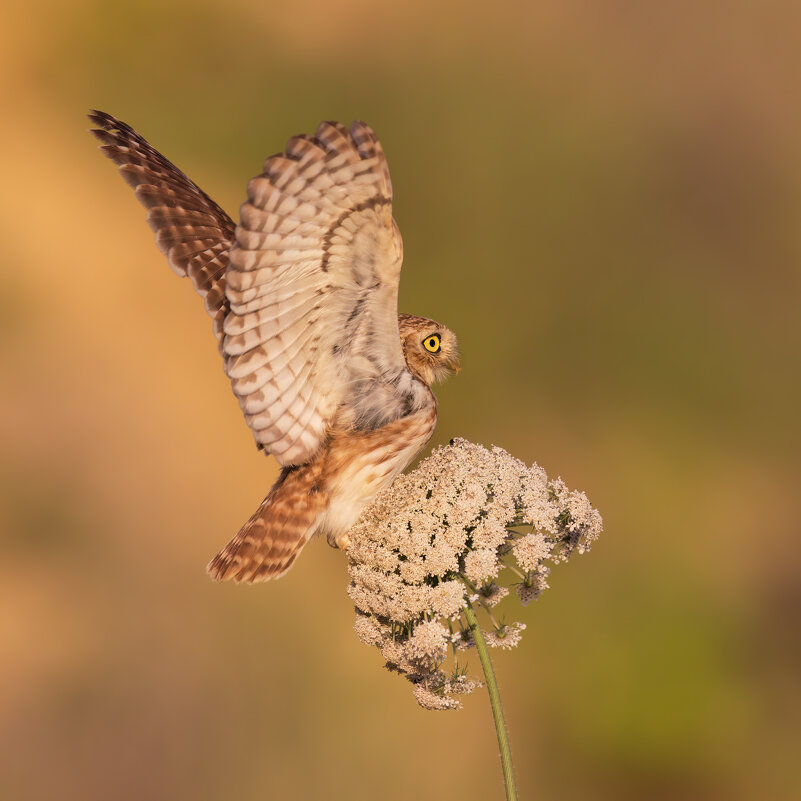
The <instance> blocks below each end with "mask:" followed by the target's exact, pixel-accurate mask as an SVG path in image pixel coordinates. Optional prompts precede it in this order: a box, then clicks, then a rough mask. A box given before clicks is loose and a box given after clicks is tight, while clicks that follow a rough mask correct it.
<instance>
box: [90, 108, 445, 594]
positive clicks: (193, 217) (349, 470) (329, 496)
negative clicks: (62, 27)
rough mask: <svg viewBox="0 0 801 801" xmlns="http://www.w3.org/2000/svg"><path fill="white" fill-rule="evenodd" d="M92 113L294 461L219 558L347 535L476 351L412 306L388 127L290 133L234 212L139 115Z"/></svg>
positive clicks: (245, 400) (251, 572) (280, 567)
mask: <svg viewBox="0 0 801 801" xmlns="http://www.w3.org/2000/svg"><path fill="white" fill-rule="evenodd" d="M89 118H90V119H91V120H92V122H93V123H94V124H95V125H96V126H97V127H96V128H95V129H93V130H92V133H93V134H94V135H95V137H97V139H99V140H100V142H101V150H103V152H104V153H105V154H106V155H107V156H108V157H109V158H110V159H111V160H112V161H113V162H114V163H115V164H117V166H118V167H119V171H120V173H121V174H122V176H123V178H124V179H125V180H126V181H127V183H128V184H129V185H130V186H131V187H132V188H133V189H134V191H135V193H136V196H137V197H138V198H139V200H140V202H141V203H142V204H143V205H144V206H145V208H146V209H147V221H148V222H149V223H150V226H151V228H152V229H153V231H154V232H155V234H156V244H157V245H158V247H159V248H160V250H161V251H162V253H164V255H165V256H166V257H167V259H168V261H169V263H170V266H171V267H172V269H173V270H174V271H175V272H176V273H178V275H180V276H185V277H188V278H189V280H190V281H191V282H192V285H193V286H194V288H195V290H196V291H197V292H198V293H199V294H200V295H201V296H202V297H203V298H204V300H205V305H206V311H207V312H208V313H209V315H210V316H211V317H212V320H213V329H214V335H215V337H216V338H217V346H218V349H219V351H220V354H221V356H222V359H223V367H224V370H225V373H226V374H227V376H228V378H229V379H230V381H231V386H232V388H233V391H234V395H235V396H236V398H237V400H238V401H239V405H240V407H241V409H242V412H243V413H244V416H245V420H246V421H247V424H248V425H249V426H250V429H251V431H252V432H253V436H254V438H255V440H256V445H257V446H258V448H260V449H261V450H263V451H265V452H266V453H268V454H272V455H273V456H274V457H275V458H276V459H277V460H278V462H279V463H280V465H281V467H282V469H281V473H280V475H279V477H278V479H277V481H276V482H275V484H274V485H273V486H272V488H271V489H270V491H269V492H268V493H267V496H266V497H265V498H264V500H263V501H262V502H261V505H260V506H259V508H258V509H257V510H256V511H255V512H254V513H253V515H252V516H251V518H250V519H249V520H248V521H247V522H246V523H245V524H244V526H242V528H241V529H240V530H239V532H238V533H237V534H236V536H235V537H234V538H233V539H232V540H231V541H230V542H229V543H228V544H227V545H226V546H225V547H224V548H223V549H222V550H221V551H220V552H219V553H218V554H217V555H216V556H215V557H214V558H213V559H212V560H211V562H210V563H209V565H208V567H207V570H208V572H209V574H210V575H211V576H212V577H213V578H214V579H216V580H220V581H222V580H224V579H233V580H234V581H237V582H255V581H266V580H268V579H274V578H278V577H280V576H282V575H283V574H284V573H286V571H287V570H288V569H289V568H290V566H291V565H292V563H293V562H294V561H295V559H296V558H297V556H298V554H299V553H300V551H301V550H302V548H303V546H304V545H305V544H306V543H307V542H308V541H309V539H310V538H311V537H312V536H314V535H316V534H319V535H323V536H325V537H327V539H328V541H329V542H330V543H332V544H335V545H337V546H338V547H346V545H347V542H348V534H347V532H348V530H349V529H350V527H351V526H352V525H353V523H355V521H356V519H357V518H358V517H359V514H360V512H361V510H362V508H363V507H364V506H365V505H366V504H367V503H369V502H370V501H371V500H372V499H373V498H374V497H375V495H376V494H377V493H379V492H380V491H381V490H382V489H384V488H386V487H388V486H389V485H390V484H391V483H392V481H393V479H394V478H395V477H396V476H397V475H398V473H399V472H400V471H402V470H403V469H404V468H405V467H406V466H407V465H408V464H409V463H410V462H411V461H412V460H413V459H414V457H415V456H416V455H417V454H418V453H419V452H420V450H421V449H422V448H423V447H424V446H425V444H426V443H427V442H428V440H429V439H430V438H431V435H432V433H433V431H434V426H435V424H436V421H437V403H436V399H435V397H434V394H433V393H432V391H431V385H432V384H433V383H434V382H435V381H437V380H440V379H443V378H445V377H446V376H448V375H449V374H451V373H454V372H458V370H459V367H460V361H459V351H458V348H457V342H456V337H455V336H454V334H453V333H452V332H451V331H450V330H449V329H448V328H446V327H445V326H443V325H440V324H439V323H437V322H435V321H434V320H429V319H426V318H423V317H414V316H412V315H408V314H400V315H399V314H398V281H399V278H400V269H401V261H402V257H403V245H402V242H401V237H400V233H399V231H398V227H397V225H396V223H395V221H394V219H393V217H392V184H391V183H390V177H389V169H388V167H387V162H386V158H385V156H384V151H383V149H382V147H381V145H380V144H379V142H378V139H377V138H376V136H375V134H374V133H373V131H372V129H371V128H370V127H369V126H367V125H365V124H364V123H363V122H354V123H353V124H352V125H351V126H350V128H346V127H345V126H343V125H341V124H339V123H335V122H323V123H321V124H320V125H319V127H318V128H317V131H316V133H315V134H314V135H313V136H306V135H301V136H295V137H293V138H291V139H290V140H289V141H288V142H287V145H286V148H285V150H284V152H283V153H279V154H277V155H274V156H270V157H269V158H268V159H267V160H266V161H265V162H264V171H263V173H262V174H261V175H258V176H256V177H255V178H253V179H252V180H251V181H250V183H249V184H248V197H247V200H246V201H245V202H244V204H243V205H242V207H241V209H240V222H239V224H238V225H235V224H234V222H233V220H231V218H230V217H229V216H228V215H227V214H226V213H225V212H224V211H223V210H222V209H221V208H220V206H218V205H217V204H216V203H215V202H214V201H213V200H212V199H211V198H210V197H209V196H208V195H207V194H206V193H205V192H203V190H202V189H200V188H199V187H198V186H197V185H196V184H194V183H193V182H192V181H190V180H189V178H187V176H186V175H184V173H182V172H181V171H180V170H179V169H178V168H177V167H175V166H174V165H173V164H172V163H171V162H170V161H168V160H167V159H166V158H165V157H164V156H162V155H161V154H160V153H159V152H157V151H156V150H155V149H154V148H153V147H151V146H150V145H149V144H148V143H147V142H146V141H145V139H144V138H143V137H141V136H140V135H139V134H138V133H137V132H136V131H135V130H134V129H133V128H131V127H130V126H128V125H126V124H125V123H123V122H121V121H120V120H117V119H115V118H114V117H112V116H111V115H110V114H106V113H104V112H100V111H93V112H91V113H90V115H89Z"/></svg>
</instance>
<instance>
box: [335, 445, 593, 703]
mask: <svg viewBox="0 0 801 801" xmlns="http://www.w3.org/2000/svg"><path fill="white" fill-rule="evenodd" d="M601 527H602V521H601V516H600V515H599V514H598V512H597V511H595V510H594V509H593V508H592V506H591V505H590V503H589V501H588V500H587V497H586V496H585V495H584V494H583V493H581V492H571V491H570V490H568V488H567V487H566V486H565V484H564V482H562V481H561V480H559V479H557V480H555V481H549V480H548V477H547V475H546V474H545V471H544V470H543V469H542V468H541V467H539V466H537V465H536V464H535V465H532V466H531V467H527V466H526V465H525V464H523V463H522V462H520V461H518V460H517V459H515V458H514V457H512V456H510V455H509V454H508V453H507V452H506V451H504V450H502V449H500V448H493V449H492V450H491V451H488V450H487V449H486V448H483V447H481V446H480V445H474V444H473V443H471V442H467V441H466V440H462V439H459V440H454V441H453V442H451V444H450V445H448V446H447V447H444V448H439V449H437V450H436V451H434V452H433V453H432V454H431V456H429V457H428V459H426V460H425V461H423V462H422V463H421V464H420V465H419V467H418V468H417V469H416V470H414V471H413V472H411V473H408V474H407V475H402V476H399V477H398V478H397V479H396V480H395V482H394V483H393V484H392V486H391V487H390V488H389V489H387V490H385V491H384V492H383V493H382V494H381V495H379V496H378V497H377V498H376V499H375V501H374V502H373V503H372V504H371V505H370V506H369V507H367V508H366V509H365V510H364V511H363V512H362V515H361V517H360V518H359V520H358V522H357V523H356V525H355V526H354V527H353V528H352V529H351V531H350V544H349V546H348V563H349V568H348V569H349V573H350V579H351V583H350V586H349V588H348V592H349V594H350V597H351V599H352V600H353V602H354V604H355V605H356V612H357V617H356V623H355V624H354V629H355V630H356V633H357V635H358V637H359V639H361V640H362V642H364V643H365V644H367V645H372V646H376V647H378V648H379V649H380V651H381V653H382V655H383V656H384V659H386V661H387V667H389V668H391V669H393V670H396V671H398V672H400V673H403V674H405V675H406V677H407V678H408V679H409V680H410V681H411V682H412V684H413V685H414V694H415V697H416V698H417V701H418V703H419V704H420V705H421V706H423V707H425V708H426V709H455V708H457V707H458V706H460V704H459V701H458V700H456V699H455V698H454V696H455V695H459V694H465V693H469V692H471V691H472V690H474V689H475V688H476V687H477V686H480V684H479V683H477V682H475V681H473V680H471V679H468V678H466V677H465V676H464V675H462V674H461V673H460V672H459V670H458V668H455V669H454V670H453V671H452V672H450V673H448V672H446V671H445V670H444V669H443V664H444V662H445V661H446V656H447V650H448V646H450V647H451V648H452V649H453V651H454V653H455V652H457V651H462V650H464V649H465V648H469V647H470V646H471V645H473V641H472V637H471V635H470V632H469V630H468V629H467V627H466V626H465V625H464V623H463V622H462V618H461V613H462V610H464V609H465V607H466V606H467V605H468V603H471V604H473V605H474V606H475V605H481V606H483V607H484V609H485V610H486V611H487V615H488V617H489V619H490V622H491V624H492V627H491V629H489V630H488V631H486V632H485V635H484V636H485V638H486V640H487V642H488V644H489V645H492V646H495V647H499V648H503V649H509V648H513V647H514V646H515V645H517V643H518V642H519V641H520V637H521V634H522V631H523V629H524V628H525V625H524V624H522V623H509V624H503V625H502V624H499V623H498V622H497V621H496V620H495V618H494V617H493V616H492V612H491V611H490V609H491V608H492V607H494V606H495V605H496V604H498V603H499V602H500V601H502V600H503V598H504V597H505V596H507V595H508V593H509V589H508V586H505V585H504V584H503V583H501V580H500V578H499V577H500V576H501V575H502V574H503V575H504V576H505V577H507V578H508V582H507V584H509V585H512V584H514V587H515V592H516V594H517V597H518V598H519V599H520V601H521V603H522V604H523V605H524V606H525V605H526V604H527V603H529V602H530V601H531V600H533V599H535V598H537V597H539V595H540V593H541V592H542V591H543V590H544V589H546V588H547V587H548V584H547V578H548V575H549V572H550V568H549V567H548V566H547V565H546V564H545V562H546V561H547V562H551V563H554V562H558V561H565V560H567V559H568V558H569V557H570V556H571V554H572V553H573V552H574V551H575V550H578V552H579V553H583V552H584V551H586V550H589V548H590V546H591V545H592V543H593V542H594V541H595V540H596V539H597V537H598V535H599V534H600V532H601Z"/></svg>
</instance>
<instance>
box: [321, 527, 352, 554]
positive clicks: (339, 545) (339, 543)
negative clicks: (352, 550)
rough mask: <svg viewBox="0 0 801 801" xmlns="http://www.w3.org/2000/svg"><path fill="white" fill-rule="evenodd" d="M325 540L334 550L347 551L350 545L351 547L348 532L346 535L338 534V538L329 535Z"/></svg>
mask: <svg viewBox="0 0 801 801" xmlns="http://www.w3.org/2000/svg"><path fill="white" fill-rule="evenodd" d="M325 539H326V542H327V543H328V544H329V545H330V546H331V547H332V548H336V549H337V550H339V551H345V550H347V547H348V545H350V534H348V532H347V531H346V532H345V533H344V534H337V535H336V536H335V535H333V534H328V535H327V536H326V538H325Z"/></svg>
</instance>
